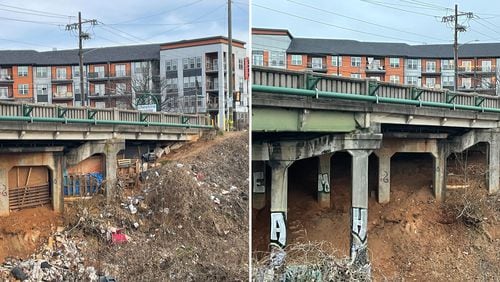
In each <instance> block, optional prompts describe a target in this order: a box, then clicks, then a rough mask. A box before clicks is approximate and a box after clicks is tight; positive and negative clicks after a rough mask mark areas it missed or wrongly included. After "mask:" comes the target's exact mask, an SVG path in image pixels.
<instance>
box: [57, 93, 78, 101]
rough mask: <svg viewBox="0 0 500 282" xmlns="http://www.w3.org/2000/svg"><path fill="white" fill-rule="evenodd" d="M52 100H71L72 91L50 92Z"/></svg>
mask: <svg viewBox="0 0 500 282" xmlns="http://www.w3.org/2000/svg"><path fill="white" fill-rule="evenodd" d="M52 100H56V101H61V100H73V92H55V93H53V94H52Z"/></svg>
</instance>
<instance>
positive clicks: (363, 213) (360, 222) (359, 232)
mask: <svg viewBox="0 0 500 282" xmlns="http://www.w3.org/2000/svg"><path fill="white" fill-rule="evenodd" d="M367 226H368V210H367V209H365V208H352V226H351V259H353V260H354V261H355V262H356V263H358V264H360V265H365V264H367V263H368V253H367V241H366V237H367Z"/></svg>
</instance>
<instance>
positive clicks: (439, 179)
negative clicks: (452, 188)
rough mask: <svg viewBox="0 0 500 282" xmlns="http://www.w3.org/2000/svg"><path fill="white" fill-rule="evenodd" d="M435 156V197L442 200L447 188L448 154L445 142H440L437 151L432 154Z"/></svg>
mask: <svg viewBox="0 0 500 282" xmlns="http://www.w3.org/2000/svg"><path fill="white" fill-rule="evenodd" d="M432 155H433V157H434V161H433V166H434V183H433V186H434V197H435V198H436V201H442V200H443V198H444V193H445V190H446V158H447V157H448V154H447V152H446V149H445V148H444V145H443V144H438V150H437V153H433V154H432Z"/></svg>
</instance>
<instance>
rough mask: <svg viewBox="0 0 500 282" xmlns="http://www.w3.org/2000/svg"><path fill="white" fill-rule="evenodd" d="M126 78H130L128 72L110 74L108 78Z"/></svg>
mask: <svg viewBox="0 0 500 282" xmlns="http://www.w3.org/2000/svg"><path fill="white" fill-rule="evenodd" d="M103 75H104V74H103ZM128 77H130V70H123V71H115V72H112V73H111V75H110V78H128Z"/></svg>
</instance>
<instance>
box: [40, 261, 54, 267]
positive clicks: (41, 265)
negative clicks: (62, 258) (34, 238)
mask: <svg viewBox="0 0 500 282" xmlns="http://www.w3.org/2000/svg"><path fill="white" fill-rule="evenodd" d="M40 267H41V268H51V267H52V265H50V264H49V263H48V262H46V261H43V262H42V263H41V264H40Z"/></svg>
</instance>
